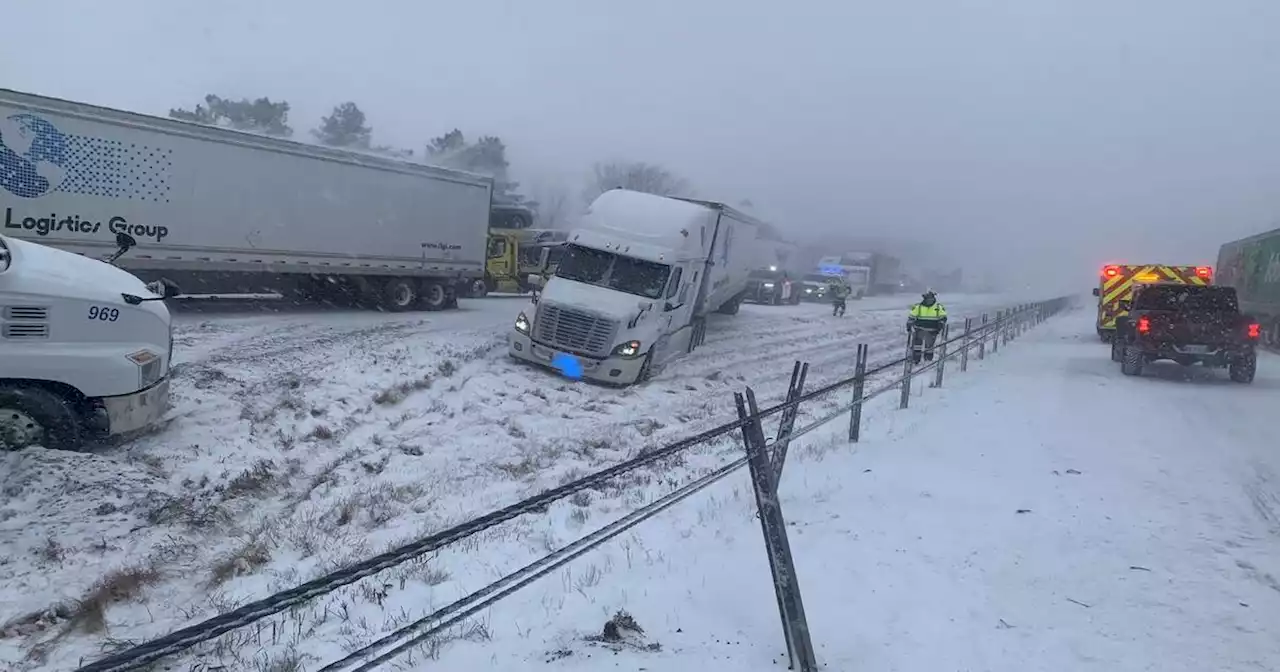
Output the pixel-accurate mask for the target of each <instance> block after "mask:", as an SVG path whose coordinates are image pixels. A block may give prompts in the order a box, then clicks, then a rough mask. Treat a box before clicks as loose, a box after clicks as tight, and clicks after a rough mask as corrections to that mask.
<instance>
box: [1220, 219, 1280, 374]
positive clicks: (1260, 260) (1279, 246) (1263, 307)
mask: <svg viewBox="0 0 1280 672" xmlns="http://www.w3.org/2000/svg"><path fill="white" fill-rule="evenodd" d="M1218 284H1220V285H1226V286H1228V287H1234V288H1235V290H1236V295H1237V296H1238V297H1239V301H1240V312H1242V313H1247V314H1249V315H1250V316H1252V317H1253V318H1254V319H1256V320H1257V321H1258V322H1259V324H1260V325H1261V328H1262V337H1261V339H1262V342H1263V344H1264V345H1266V346H1267V347H1270V348H1280V229H1276V230H1274V231H1268V232H1266V233H1260V234H1258V235H1256V236H1250V237H1248V238H1242V239H1240V240H1235V241H1232V242H1230V243H1227V244H1225V245H1223V246H1222V247H1221V248H1220V249H1219V250H1218Z"/></svg>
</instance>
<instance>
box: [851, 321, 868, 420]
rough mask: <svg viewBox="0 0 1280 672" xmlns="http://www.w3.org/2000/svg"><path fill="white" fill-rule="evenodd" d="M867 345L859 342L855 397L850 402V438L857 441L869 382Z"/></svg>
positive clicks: (855, 369) (854, 381)
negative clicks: (851, 405) (863, 398)
mask: <svg viewBox="0 0 1280 672" xmlns="http://www.w3.org/2000/svg"><path fill="white" fill-rule="evenodd" d="M868 349H869V348H868V347H867V344H866V343H859V344H858V354H857V359H856V360H855V363H854V365H853V399H852V400H851V401H850V402H849V403H851V404H853V408H852V409H851V410H850V411H849V440H850V441H852V442H854V443H857V442H858V438H859V437H860V436H861V435H862V395H863V394H864V393H865V389H864V388H865V387H866V384H867V350H868Z"/></svg>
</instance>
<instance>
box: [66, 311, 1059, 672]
mask: <svg viewBox="0 0 1280 672" xmlns="http://www.w3.org/2000/svg"><path fill="white" fill-rule="evenodd" d="M1072 300H1073V297H1061V298H1056V299H1051V300H1048V301H1041V302H1036V303H1027V304H1020V305H1018V306H1014V307H1012V308H1009V309H1007V310H1001V311H997V313H996V314H995V315H994V316H991V315H989V314H985V313H984V314H983V315H982V316H981V322H979V323H976V326H975V322H974V321H973V320H972V319H966V320H965V327H964V331H963V333H961V334H960V335H958V336H955V337H949V336H948V334H947V333H946V332H944V333H943V334H942V335H941V336H940V337H939V342H938V343H937V344H935V351H936V352H937V356H936V357H935V358H934V360H933V361H931V362H929V363H927V364H925V365H924V366H920V367H915V366H914V364H913V362H912V358H911V355H910V343H909V342H908V345H907V348H908V350H907V354H906V355H905V356H903V357H898V358H894V359H891V360H889V361H885V362H881V363H878V364H876V365H874V366H872V365H868V363H867V356H868V351H869V348H868V346H867V345H866V344H859V345H858V347H857V350H856V358H855V370H854V375H853V376H852V377H850V378H845V379H843V380H839V381H836V382H834V383H831V384H828V385H825V386H823V387H821V388H818V389H815V390H812V391H810V392H804V391H803V388H804V383H805V379H806V378H807V374H808V368H809V366H808V364H803V363H801V362H796V363H795V365H794V367H793V369H792V378H791V386H790V388H789V389H788V392H787V397H786V399H785V401H783V402H782V403H779V404H776V405H774V406H771V407H768V408H765V409H760V408H759V407H758V405H757V402H756V398H755V393H754V391H752V390H751V388H749V387H748V388H747V389H746V390H745V392H744V393H740V394H737V393H736V394H735V402H736V405H737V408H738V419H737V420H735V421H733V422H728V423H725V424H723V425H720V426H718V427H715V428H712V429H710V430H707V431H705V432H702V433H699V434H697V435H694V436H690V437H687V438H684V439H681V440H679V441H676V442H674V443H672V444H669V445H667V446H663V447H662V448H659V449H657V450H654V451H651V452H648V453H645V454H643V455H640V456H638V457H636V458H633V459H630V460H626V461H624V462H621V463H619V464H616V465H614V466H612V467H609V468H607V469H603V470H601V471H598V472H595V473H592V474H588V475H587V476H584V477H582V478H579V479H577V480H575V481H572V482H570V483H566V484H564V485H561V486H559V487H556V488H552V489H550V490H546V491H544V492H542V493H540V494H537V495H534V496H533V497H529V498H527V499H525V500H522V501H520V502H516V503H515V504H512V505H510V506H507V507H504V508H502V509H498V510H495V511H492V512H490V513H487V514H484V515H482V516H479V517H477V518H474V519H472V520H469V521H467V522H464V523H461V524H458V525H455V526H452V527H450V528H448V529H446V530H442V531H440V532H437V533H435V534H432V535H429V536H427V537H423V538H421V539H418V540H416V541H414V542H411V543H409V544H406V545H404V546H401V547H398V548H395V549H392V550H390V551H387V552H385V553H382V554H379V555H377V556H374V557H372V558H369V559H368V560H364V561H362V562H359V563H356V564H354V565H351V566H349V567H346V568H343V569H341V570H338V571H335V572H332V573H330V574H328V575H325V576H322V577H320V578H317V579H313V580H311V581H308V582H306V583H303V584H301V585H299V586H296V587H294V588H291V589H289V590H286V591H282V592H280V593H276V594H274V595H271V596H269V597H265V598H262V599H260V600H256V601H254V602H251V603H249V604H245V605H243V606H241V607H239V608H237V609H234V610H232V611H229V612H227V613H225V614H221V615H218V616H215V617H213V618H210V619H208V620H205V621H203V622H201V623H197V624H195V625H191V626H187V627H185V628H181V629H179V630H176V631H174V632H172V633H170V634H168V635H165V636H163V637H159V638H157V639H154V640H151V641H148V642H145V643H143V644H139V645H137V646H134V647H131V648H129V649H126V650H123V651H120V652H117V653H113V654H110V655H108V656H106V657H103V658H100V659H98V660H96V661H94V662H91V663H89V664H87V665H84V666H83V667H80V668H79V669H78V670H77V672H124V671H126V670H138V669H141V668H144V667H147V666H149V665H151V664H152V663H154V662H155V661H157V660H160V659H162V658H165V657H168V656H172V655H175V654H178V653H181V652H183V651H186V650H188V649H190V648H192V647H194V646H196V645H198V644H200V643H202V642H206V641H209V640H211V639H214V638H216V637H219V636H221V635H223V634H225V633H227V632H230V631H231V630H235V629H238V628H241V627H244V626H247V625H250V624H253V623H255V622H257V621H259V620H262V619H264V618H267V617H269V616H272V615H274V614H278V613H280V612H282V611H284V610H286V609H289V608H292V607H296V606H298V605H301V604H303V603H305V602H308V601H310V600H312V599H315V598H317V597H320V596H323V595H327V594H329V593H331V592H333V591H334V590H337V589H338V588H341V587H343V586H347V585H350V584H352V583H355V582H356V581H359V580H361V579H363V578H366V577H369V576H372V575H374V574H376V573H378V572H381V571H383V570H385V569H389V568H391V567H394V566H397V565H399V564H402V563H404V562H407V561H409V560H412V559H415V558H418V557H421V556H423V555H425V554H427V553H431V552H433V551H436V550H439V549H441V548H443V547H445V546H449V545H451V544H454V543H456V542H458V541H461V540H463V539H466V538H468V537H471V536H473V535H475V534H478V533H480V532H483V531H485V530H487V529H490V528H492V527H494V526H496V525H499V524H502V523H505V522H507V521H510V520H512V519H514V518H517V517H520V516H523V515H525V514H529V513H536V512H541V511H544V510H545V509H546V508H547V506H548V505H550V504H551V503H553V502H555V501H558V500H560V499H564V498H567V497H570V496H572V495H573V494H575V493H577V492H581V491H583V490H587V489H592V488H595V487H597V486H600V485H602V484H604V483H605V482H608V481H611V480H613V479H615V478H618V477H619V476H622V475H624V474H627V473H630V472H632V471H635V470H637V469H640V468H643V467H646V466H649V465H652V464H654V463H656V462H659V461H661V460H664V459H667V458H671V457H673V456H675V455H678V454H680V453H682V452H684V451H686V450H688V449H690V448H692V447H694V446H697V445H701V444H705V443H708V442H710V441H712V440H715V439H717V438H720V437H723V436H726V435H729V434H731V433H733V432H737V431H739V430H741V432H740V435H741V437H742V440H743V443H744V447H745V450H746V456H745V457H743V458H739V459H737V460H735V461H733V462H731V463H729V464H727V465H724V466H722V467H720V468H718V469H716V470H714V471H712V472H710V473H708V474H706V475H704V476H702V477H700V478H698V479H696V480H694V481H693V482H691V483H689V484H687V485H684V486H682V487H680V488H678V489H677V490H675V491H673V492H671V493H669V494H668V495H666V496H664V497H662V498H660V499H658V500H657V501H655V502H653V503H651V504H649V505H647V506H644V507H642V508H639V509H637V510H635V511H633V512H631V513H629V514H627V515H626V516H623V517H622V518H620V519H619V520H617V521H614V522H613V523H610V524H609V525H606V526H605V527H603V528H601V529H599V530H597V531H595V532H592V533H591V534H588V535H586V536H584V537H582V538H580V539H578V540H576V541H574V542H572V543H570V544H568V545H566V546H564V547H562V548H559V549H557V550H555V551H553V552H552V553H550V554H548V555H547V556H544V557H542V558H540V559H538V560H536V561H534V562H533V563H530V564H528V565H526V566H525V567H522V568H521V569H519V570H516V571H515V572H512V573H510V574H508V575H506V576H504V577H502V578H501V579H499V580H497V581H494V582H493V583H491V584H489V585H487V586H485V587H483V588H481V589H479V590H477V591H475V592H473V593H471V594H470V595H467V596H466V597H463V598H461V599H459V600H457V601H455V602H453V603H452V604H449V605H448V606H445V607H443V608H441V609H438V610H436V611H434V612H432V613H430V614H428V615H426V616H424V617H423V618H421V619H419V620H417V621H415V622H413V623H410V624H409V625H406V626H404V627H402V628H400V629H398V630H396V631H395V632H393V633H391V634H389V635H387V636H385V637H382V638H380V639H378V640H377V641H375V642H373V643H371V644H369V645H367V646H365V647H363V648H361V649H359V650H357V651H354V652H352V653H351V654H349V655H348V656H346V657H345V658H343V659H342V660H339V661H335V662H333V663H330V664H329V665H327V666H325V667H324V668H322V672H339V671H345V670H362V671H363V670H372V669H374V668H376V667H378V666H379V665H382V664H384V663H386V662H387V661H389V660H391V659H392V658H394V657H396V656H397V655H399V654H401V653H404V652H405V651H408V650H410V649H412V648H413V647H415V646H417V645H418V644H420V643H422V642H424V641H426V640H428V639H429V638H431V637H432V636H434V635H437V634H439V633H440V632H441V631H443V630H445V629H446V628H449V627H451V626H453V625H455V624H457V623H459V622H460V621H462V620H465V619H466V618H468V617H470V616H472V615H474V614H475V613H477V612H478V611H480V610H482V609H485V608H486V607H488V606H491V605H492V604H494V603H495V602H497V601H499V600H501V599H502V598H504V597H507V596H508V595H511V594H512V593H514V592H516V591H518V590H520V589H521V588H523V587H525V586H527V585H529V584H530V583H532V582H533V581H536V580H537V579H539V578H541V577H543V576H545V575H547V574H548V573H550V572H552V571H555V570H556V569H558V568H559V567H561V566H563V565H565V564H567V563H568V562H571V561H572V560H574V559H576V558H578V557H580V556H582V555H583V554H585V553H587V552H589V551H591V550H593V549H595V548H596V547H598V546H600V545H601V544H603V543H605V542H606V541H609V540H610V539H612V538H614V537H616V536H618V535H619V534H621V533H623V532H625V531H626V530H628V529H631V528H632V527H635V526H636V525H639V524H640V523H642V522H644V521H645V520H648V519H649V518H652V517H653V516H655V515H657V514H658V513H661V512H662V511H665V510H666V509H668V508H670V507H672V506H675V505H676V504H678V503H680V502H681V501H683V500H685V499H687V498H689V497H691V496H692V495H694V494H696V493H698V492H700V491H701V490H703V489H705V488H707V487H708V486H710V485H712V484H714V483H716V482H718V481H720V480H722V479H724V478H726V477H727V476H729V475H730V474H732V473H734V472H736V471H738V470H739V469H741V468H742V467H744V466H746V467H749V468H750V471H751V474H752V484H753V487H754V489H755V492H756V501H757V506H758V508H759V511H760V520H761V525H762V528H763V532H764V537H765V546H766V550H767V551H768V553H769V561H770V567H771V569H772V571H773V576H774V587H775V592H776V593H777V596H778V606H779V611H780V613H781V615H782V620H783V632H784V634H785V636H786V640H787V648H788V652H789V653H790V656H791V662H792V666H791V668H792V669H796V670H801V671H802V672H813V671H816V670H817V662H816V658H815V656H814V653H813V645H812V643H811V641H810V638H809V632H808V625H807V622H806V621H805V617H804V607H803V604H802V601H801V599H800V591H799V587H798V585H797V581H796V576H795V567H794V563H793V562H792V561H791V552H790V548H789V545H788V542H787V536H786V526H785V523H784V521H783V518H782V511H781V507H780V505H779V502H778V498H777V487H778V482H779V480H780V478H781V475H782V469H783V467H784V466H785V463H786V456H787V449H788V447H789V446H790V444H791V442H792V441H794V440H796V439H798V438H800V437H802V436H804V435H805V434H808V433H809V432H812V431H814V430H815V429H817V428H818V427H821V426H822V425H825V424H827V423H829V422H831V421H833V420H835V419H837V418H839V417H840V416H841V415H843V414H845V413H849V414H850V422H849V440H850V441H853V442H856V441H858V440H859V438H860V430H861V415H862V408H863V406H864V405H865V404H866V403H867V402H868V401H870V400H872V399H875V398H876V397H878V396H880V395H882V394H884V393H886V392H889V391H891V390H893V389H895V388H900V389H901V390H902V397H901V401H900V404H899V405H900V408H907V407H908V405H909V401H910V389H911V383H912V381H913V380H914V379H915V378H916V377H918V376H921V375H924V374H927V373H930V372H932V373H933V374H934V381H933V383H932V384H931V385H930V387H938V386H941V385H942V383H943V379H944V371H945V366H946V363H947V362H948V361H950V360H954V359H957V358H958V359H959V360H960V370H961V371H965V370H966V369H967V368H968V362H969V355H970V353H971V352H973V351H975V350H976V352H977V357H978V359H980V360H981V359H985V357H986V354H987V350H988V346H990V350H991V352H992V353H995V352H998V350H999V348H1000V347H1001V346H1002V345H1004V344H1007V343H1008V342H1009V341H1011V340H1014V339H1016V338H1017V337H1018V336H1019V335H1021V334H1022V333H1024V332H1025V331H1026V330H1027V329H1029V328H1031V327H1032V326H1034V325H1036V324H1039V323H1041V322H1043V321H1044V320H1046V319H1048V318H1049V317H1050V316H1052V315H1053V314H1055V313H1057V312H1059V311H1060V310H1062V309H1063V308H1065V307H1067V306H1068V305H1070V303H1071V302H1072ZM900 366H901V367H903V371H902V374H901V375H900V376H898V377H895V378H893V379H891V380H889V381H877V382H878V384H877V385H876V386H875V387H874V388H873V389H872V391H871V392H869V393H868V392H867V391H866V388H867V386H868V383H870V382H872V381H871V379H872V378H879V377H882V376H883V374H885V373H887V372H889V371H891V370H894V369H896V368H898V367H900ZM844 389H852V391H853V395H852V399H851V401H850V402H849V403H848V404H845V405H843V406H840V407H839V408H837V409H836V410H834V411H832V412H830V413H827V414H826V415H823V416H822V417H820V418H817V419H815V420H813V421H812V422H810V423H809V424H807V425H805V426H803V427H800V428H798V429H797V428H795V422H796V420H797V418H798V416H799V412H800V407H801V406H802V405H803V404H805V403H806V402H808V401H812V400H814V399H817V398H820V397H825V396H827V395H830V394H832V393H835V392H837V391H840V390H844ZM773 416H780V420H779V427H778V432H777V433H776V435H775V438H774V439H773V440H772V441H769V440H767V439H766V438H765V434H764V430H763V424H762V423H763V421H764V420H765V419H766V418H770V417H773Z"/></svg>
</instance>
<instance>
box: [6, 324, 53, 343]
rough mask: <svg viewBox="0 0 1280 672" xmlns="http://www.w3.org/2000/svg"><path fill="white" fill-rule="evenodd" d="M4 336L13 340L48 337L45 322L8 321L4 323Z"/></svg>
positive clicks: (47, 326) (47, 327)
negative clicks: (23, 322)
mask: <svg viewBox="0 0 1280 672" xmlns="http://www.w3.org/2000/svg"><path fill="white" fill-rule="evenodd" d="M4 337H5V338H9V339H15V340H19V339H20V340H31V339H37V338H48V337H49V325H47V324H22V323H20V322H19V323H9V324H6V325H4Z"/></svg>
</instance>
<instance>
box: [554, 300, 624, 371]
mask: <svg viewBox="0 0 1280 672" xmlns="http://www.w3.org/2000/svg"><path fill="white" fill-rule="evenodd" d="M536 324H537V328H536V329H535V334H536V338H537V339H538V340H539V341H541V342H543V343H546V344H547V345H551V346H553V347H556V348H559V349H561V350H567V351H570V352H576V353H581V354H584V355H592V356H595V357H604V356H605V355H608V354H609V347H610V346H612V345H613V337H614V335H615V334H617V333H618V323H617V322H616V321H614V320H611V319H609V318H606V317H603V316H600V315H596V314H595V313H590V312H587V311H585V310H577V309H575V308H567V307H564V306H558V305H556V304H554V303H547V302H546V301H543V302H542V303H540V304H539V305H538V317H537V321H536Z"/></svg>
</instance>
